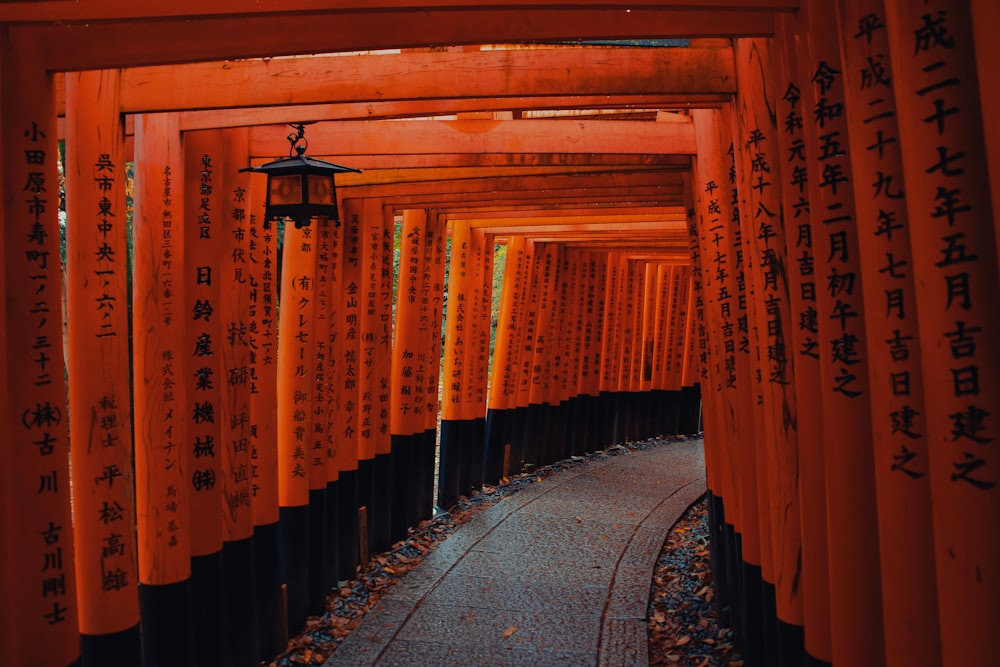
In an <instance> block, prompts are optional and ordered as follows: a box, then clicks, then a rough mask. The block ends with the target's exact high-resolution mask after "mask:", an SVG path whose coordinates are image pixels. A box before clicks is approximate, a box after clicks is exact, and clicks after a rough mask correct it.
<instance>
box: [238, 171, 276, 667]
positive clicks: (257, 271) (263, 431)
mask: <svg viewBox="0 0 1000 667" xmlns="http://www.w3.org/2000/svg"><path fill="white" fill-rule="evenodd" d="M266 186H267V179H263V178H251V179H250V187H249V207H248V212H249V215H248V218H247V228H248V230H247V233H248V236H249V242H248V247H247V259H248V262H249V263H248V265H247V267H246V272H247V281H248V285H247V288H246V291H247V309H248V311H247V314H248V319H249V321H248V328H249V331H248V336H249V342H250V357H249V361H250V507H251V511H252V513H253V524H254V528H253V530H254V570H255V586H254V592H255V594H256V597H257V633H258V635H257V640H258V641H257V657H258V658H259V659H262V660H263V659H269V658H271V657H273V656H274V655H276V654H277V653H278V651H280V650H281V647H282V646H284V643H285V637H284V633H283V632H282V626H283V625H284V623H283V620H282V616H283V614H282V609H281V605H282V602H281V576H280V567H279V556H278V529H279V525H278V520H279V512H278V433H277V401H278V356H277V353H278V349H277V320H276V318H277V316H278V311H277V308H276V306H277V303H278V299H277V296H278V262H277V257H278V255H277V252H278V243H277V226H276V225H275V224H274V223H273V222H272V223H268V224H267V225H265V224H264V195H265V192H266Z"/></svg>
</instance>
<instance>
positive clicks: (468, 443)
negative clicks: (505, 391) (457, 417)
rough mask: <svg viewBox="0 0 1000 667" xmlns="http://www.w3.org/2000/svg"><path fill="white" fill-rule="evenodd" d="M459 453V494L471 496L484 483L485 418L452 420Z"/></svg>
mask: <svg viewBox="0 0 1000 667" xmlns="http://www.w3.org/2000/svg"><path fill="white" fill-rule="evenodd" d="M452 424H453V427H454V428H456V429H457V433H456V434H455V441H456V452H457V455H458V495H459V496H469V495H470V494H471V493H472V490H473V489H478V488H480V487H481V486H482V485H483V438H484V436H485V429H486V420H485V418H476V419H463V420H461V421H455V422H452Z"/></svg>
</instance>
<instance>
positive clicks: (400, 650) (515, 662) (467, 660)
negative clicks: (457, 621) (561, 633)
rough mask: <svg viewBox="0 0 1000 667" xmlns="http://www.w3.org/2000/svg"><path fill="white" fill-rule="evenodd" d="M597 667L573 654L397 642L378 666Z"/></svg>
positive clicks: (588, 655)
mask: <svg viewBox="0 0 1000 667" xmlns="http://www.w3.org/2000/svg"><path fill="white" fill-rule="evenodd" d="M441 665H455V666H460V667H484V666H487V667H595V666H596V665H597V656H596V655H594V654H591V653H579V652H573V651H527V650H523V649H519V648H512V649H503V650H497V649H493V648H486V647H481V646H469V645H445V644H438V643H430V642H418V641H409V640H401V641H398V642H394V643H393V644H392V646H390V648H389V650H388V651H386V652H385V654H384V655H383V656H382V659H381V660H380V661H379V662H378V667H440V666H441Z"/></svg>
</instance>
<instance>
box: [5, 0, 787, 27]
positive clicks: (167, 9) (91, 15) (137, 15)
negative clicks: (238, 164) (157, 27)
mask: <svg viewBox="0 0 1000 667" xmlns="http://www.w3.org/2000/svg"><path fill="white" fill-rule="evenodd" d="M475 4H476V3H472V2H467V1H465V2H463V1H462V0H437V1H436V2H433V3H427V2H424V0H341V1H340V2H337V3H336V5H337V9H338V10H341V11H348V10H355V11H357V10H370V11H373V10H391V9H397V10H415V9H416V10H425V9H426V8H427V7H428V6H433V7H452V8H462V7H471V6H475ZM330 5H331V3H330V2H329V1H328V0H257V1H256V2H254V3H248V2H245V0H215V1H213V2H205V1H204V0H173V1H172V2H123V1H122V0H88V1H87V2H79V0H47V1H46V0H42V1H39V0H26V1H21V2H17V1H16V0H15V1H9V2H8V1H5V2H4V3H3V4H0V22H7V21H11V22H13V21H27V22H38V21H96V20H108V19H125V18H129V19H142V18H150V19H151V18H171V17H174V18H178V17H185V16H190V17H196V16H208V15H247V14H277V13H281V14H290V13H301V12H321V11H328V10H329V9H330ZM490 5H491V6H493V7H499V8H506V9H513V10H521V9H525V8H531V6H532V5H545V6H549V7H567V8H576V7H580V6H591V7H602V6H603V7H614V6H615V5H616V3H614V2H609V1H608V0H547V1H546V2H539V0H504V1H502V2H491V3H490ZM629 6H630V7H644V6H652V7H668V8H679V9H687V8H690V7H692V6H694V7H699V6H700V7H702V8H705V9H767V10H794V9H797V8H798V0H711V1H709V2H705V3H701V4H699V3H693V2H691V0H636V1H634V2H630V3H629Z"/></svg>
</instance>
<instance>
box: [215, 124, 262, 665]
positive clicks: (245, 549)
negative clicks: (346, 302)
mask: <svg viewBox="0 0 1000 667" xmlns="http://www.w3.org/2000/svg"><path fill="white" fill-rule="evenodd" d="M248 139H249V132H248V130H247V129H246V128H234V129H227V130H223V131H222V149H223V151H222V155H221V158H222V163H221V165H220V171H221V173H220V174H219V176H220V179H219V180H220V182H219V187H220V188H221V190H222V201H223V202H224V203H225V207H224V208H223V213H222V214H221V215H220V216H219V222H220V230H219V233H220V234H222V235H223V236H224V238H225V239H226V241H227V251H228V252H227V253H226V254H225V255H224V256H223V259H222V261H221V262H220V266H219V268H220V279H221V280H222V285H221V288H220V290H219V292H220V294H219V312H218V316H219V318H220V319H221V324H222V338H221V340H220V341H219V352H218V354H221V356H222V376H221V377H220V378H219V383H220V384H221V386H222V400H221V401H220V418H221V422H222V423H221V441H220V443H219V448H220V452H219V453H220V454H221V463H222V475H221V478H220V480H219V483H220V484H221V486H222V502H223V504H222V516H223V560H224V562H225V573H226V574H225V609H226V613H225V619H224V622H223V623H224V627H225V632H226V642H227V644H228V646H229V650H230V653H231V659H232V664H233V665H247V666H249V665H253V664H254V663H255V662H256V661H257V613H256V595H255V594H254V580H255V579H254V540H253V509H252V495H251V484H250V435H251V427H250V419H251V417H250V351H251V348H250V338H249V336H250V330H249V325H250V322H249V312H250V309H249V305H250V303H249V287H250V285H249V265H250V261H249V258H248V256H247V255H248V252H249V249H250V238H249V219H248V214H249V212H250V201H249V188H250V174H249V173H246V172H244V173H240V171H239V169H240V168H241V167H242V166H244V165H246V163H247V155H248V154H249V147H248Z"/></svg>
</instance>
